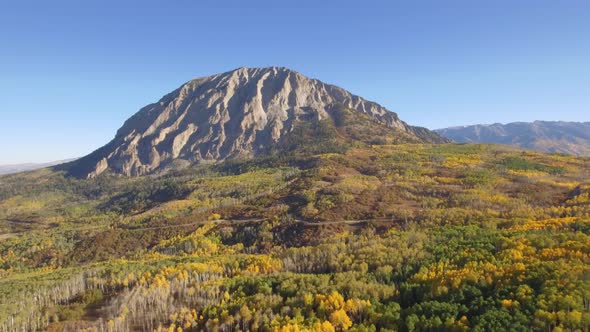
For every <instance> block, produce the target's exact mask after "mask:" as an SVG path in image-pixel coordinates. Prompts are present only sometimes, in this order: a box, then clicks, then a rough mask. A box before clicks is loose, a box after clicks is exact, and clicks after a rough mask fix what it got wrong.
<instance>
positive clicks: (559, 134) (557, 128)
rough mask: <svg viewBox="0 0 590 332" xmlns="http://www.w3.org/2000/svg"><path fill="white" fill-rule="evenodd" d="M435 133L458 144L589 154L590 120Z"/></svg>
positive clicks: (484, 126)
mask: <svg viewBox="0 0 590 332" xmlns="http://www.w3.org/2000/svg"><path fill="white" fill-rule="evenodd" d="M435 132H437V133H438V134H440V135H442V136H445V137H447V138H449V139H451V140H453V141H456V142H459V143H496V144H506V145H512V146H517V147H521V148H525V149H530V150H536V151H541V152H553V153H566V154H572V155H578V156H590V122H573V121H542V120H537V121H534V122H512V123H507V124H501V123H494V124H487V125H469V126H455V127H449V128H444V129H437V130H435Z"/></svg>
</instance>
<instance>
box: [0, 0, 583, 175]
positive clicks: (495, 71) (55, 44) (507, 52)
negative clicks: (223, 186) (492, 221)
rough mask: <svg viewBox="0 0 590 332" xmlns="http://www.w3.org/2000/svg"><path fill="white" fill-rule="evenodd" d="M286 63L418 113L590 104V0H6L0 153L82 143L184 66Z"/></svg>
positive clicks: (1, 9) (524, 117) (77, 147)
mask: <svg viewBox="0 0 590 332" xmlns="http://www.w3.org/2000/svg"><path fill="white" fill-rule="evenodd" d="M270 65H278V66H286V67H289V68H292V69H294V70H297V71H299V72H301V73H303V74H305V75H308V76H311V77H314V78H319V79H321V80H323V81H325V82H328V83H332V84H336V85H339V86H342V87H343V88H346V89H348V90H350V91H351V92H353V93H356V94H359V95H361V96H363V97H365V98H367V99H370V100H373V101H376V102H378V103H380V104H382V105H384V106H386V107H388V108H389V109H390V110H392V111H395V112H397V113H398V114H399V115H400V117H401V118H402V119H404V120H406V121H407V122H409V123H411V124H414V125H421V126H426V127H429V128H440V127H446V126H453V125H461V124H474V123H493V122H511V121H532V120H536V119H543V120H577V121H589V120H590V1H587V0H579V1H575V0H572V1H570V0H563V1H557V0H487V1H483V0H482V1H474V0H462V1H458V0H444V1H441V0H431V1H423V0H412V1H409V0H408V1H370V0H365V1H350V2H349V1H325V0H322V1H319V0H315V1H307V0H304V1H279V0H275V1H254V0H250V1H243V0H239V1H237V0H236V1H232V0H230V1H228V0H225V1H195V0H160V1H151V0H143V1H122V0H118V1H112V0H102V1H98V0H88V1H80V0H75V1H62V0H54V1H46V0H39V1H27V0H18V1H16V0H15V1H2V2H1V3H0V99H1V100H2V104H1V106H0V109H1V112H2V113H1V114H2V117H1V121H0V164H6V163H19V162H28V161H34V162H41V161H49V160H56V159H62V158H68V157H76V156H82V155H84V154H86V153H88V152H90V151H92V150H94V149H96V148H98V147H99V146H101V145H103V144H104V143H106V142H107V141H109V140H110V139H111V138H112V137H113V136H114V134H115V131H116V130H117V129H118V128H119V126H120V125H121V124H122V123H123V121H124V120H125V119H126V118H128V117H129V116H130V115H132V114H133V113H135V112H136V111H137V110H138V109H139V108H140V107H142V106H144V105H145V104H148V103H150V102H154V101H157V100H158V99H159V98H160V97H161V96H162V95H164V94H166V93H167V92H169V91H171V90H173V89H175V88H176V87H178V86H179V85H180V84H182V83H183V82H185V81H187V80H189V79H191V78H194V77H199V76H206V75H210V74H214V73H218V72H223V71H227V70H231V69H234V68H236V67H241V66H248V67H255V66H270Z"/></svg>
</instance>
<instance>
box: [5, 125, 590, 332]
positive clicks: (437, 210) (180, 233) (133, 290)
mask: <svg viewBox="0 0 590 332" xmlns="http://www.w3.org/2000/svg"><path fill="white" fill-rule="evenodd" d="M371 131H373V129H371ZM309 135H311V136H313V137H319V140H318V142H317V144H314V145H309V146H308V147H307V148H306V149H307V150H306V151H301V150H300V149H297V148H296V147H297V146H299V145H300V143H299V142H297V139H301V140H305V139H306V136H309ZM341 136H344V137H355V141H350V142H348V143H346V144H342V143H341V142H342V141H343V140H340V139H339V140H338V141H339V142H340V143H339V144H334V142H336V141H337V140H336V138H338V137H341ZM371 137H375V136H374V135H373V136H371V135H368V133H366V132H364V131H363V130H357V129H356V128H353V127H350V126H338V125H337V124H336V128H334V127H333V126H331V125H330V124H328V125H325V124H322V123H318V124H315V125H313V126H310V127H308V128H302V129H301V132H299V133H297V135H295V136H294V137H293V138H292V139H291V140H290V141H286V142H285V143H284V144H285V145H284V146H282V148H283V149H284V150H285V151H289V153H287V154H270V155H269V157H263V158H256V159H253V160H248V161H233V162H226V163H222V164H218V165H209V166H200V167H194V168H189V169H185V170H180V171H173V172H169V173H167V174H163V175H157V176H146V177H140V178H126V177H120V176H116V175H105V176H101V177H98V178H96V179H91V180H82V179H76V178H73V177H70V176H67V175H66V174H65V172H63V171H60V170H50V169H45V170H39V171H34V172H29V173H24V174H16V175H9V176H3V177H0V331H2V332H4V331H37V330H49V331H60V330H67V331H78V330H85V331H175V332H180V331H224V332H229V331H508V330H510V331H530V330H534V331H589V330H590V264H589V263H590V159H587V158H586V159H584V158H576V157H571V156H565V155H559V154H542V153H535V152H529V151H522V150H516V149H513V148H508V147H504V146H494V145H458V144H441V145H427V144H392V143H399V142H395V141H392V140H393V139H392V138H390V137H388V136H387V135H381V136H380V141H378V142H376V141H371V140H372V138H371ZM344 141H345V140H344ZM345 142H346V141H345Z"/></svg>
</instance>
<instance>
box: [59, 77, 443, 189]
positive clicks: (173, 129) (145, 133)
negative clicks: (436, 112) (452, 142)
mask: <svg viewBox="0 0 590 332" xmlns="http://www.w3.org/2000/svg"><path fill="white" fill-rule="evenodd" d="M342 119H345V120H348V122H347V123H346V124H345V125H346V127H347V129H346V130H340V131H339V132H338V133H336V134H337V135H341V136H342V135H344V136H345V137H344V138H347V139H349V140H356V141H359V140H361V141H362V139H360V136H363V137H366V138H370V139H372V140H375V139H377V140H379V139H380V138H381V137H382V136H383V135H385V136H389V137H390V138H391V139H390V140H385V141H384V142H388V143H392V142H393V143H401V142H415V143H418V142H433V143H438V142H446V140H445V139H443V138H441V137H440V136H438V135H437V134H435V133H433V132H431V131H429V130H427V129H425V128H419V127H413V126H410V125H408V124H406V123H405V122H403V121H401V120H400V119H399V118H398V116H397V114H395V113H393V112H390V111H389V110H387V109H386V108H384V107H382V106H380V105H378V104H376V103H374V102H370V101H367V100H365V99H363V98H361V97H359V96H355V95H353V94H351V93H350V92H348V91H346V90H344V89H342V88H339V87H336V86H333V85H329V84H325V83H322V82H321V81H319V80H315V79H310V78H307V77H305V76H303V75H301V74H299V73H297V72H295V71H292V70H289V69H287V68H283V67H268V68H239V69H236V70H233V71H229V72H226V73H222V74H218V75H213V76H209V77H203V78H197V79H194V80H192V81H189V82H187V83H185V84H183V85H182V86H181V87H180V88H178V89H176V90H174V91H173V92H171V93H169V94H167V95H166V96H164V97H163V98H162V99H161V100H160V101H158V102H157V103H154V104H150V105H148V106H146V107H144V108H142V109H141V110H140V111H139V112H137V113H136V114H135V115H133V116H132V117H131V118H129V119H128V120H127V121H126V122H125V123H124V125H123V126H122V127H121V128H120V129H119V130H118V132H117V134H116V136H115V138H114V139H113V140H112V141H111V142H109V143H108V144H107V145H105V146H103V147H102V148H100V149H98V150H97V151H95V152H93V153H92V154H90V155H88V156H86V157H84V158H81V159H80V160H78V161H76V162H75V163H73V164H71V165H69V168H68V171H69V172H70V173H71V174H73V175H76V176H80V177H94V176H96V175H99V174H101V173H103V172H105V171H108V172H112V173H118V174H124V175H128V176H137V175H144V174H150V173H154V172H157V171H161V170H164V169H166V168H169V167H177V166H183V165H190V164H204V163H211V162H219V161H223V160H227V159H244V158H250V157H253V156H256V155H261V154H267V153H270V152H272V151H275V152H276V151H277V150H278V151H280V150H284V149H285V148H286V146H285V145H284V144H288V142H290V141H292V140H293V139H294V138H295V139H298V138H300V137H302V136H301V135H304V134H305V133H303V132H302V130H303V129H301V127H302V126H305V125H308V126H309V125H310V124H319V123H324V124H325V123H328V124H329V123H336V124H338V123H339V122H342V121H341V120H342ZM342 125H343V123H340V125H339V126H340V127H342ZM353 127H354V128H353ZM385 128H386V129H387V130H384V129H385ZM294 135H297V136H299V137H293V136H294ZM304 136H305V135H304ZM307 136H308V138H310V139H314V138H316V137H318V136H322V134H321V133H318V132H307ZM303 143H308V145H313V143H312V142H303ZM369 143H370V142H369ZM373 143H375V142H373Z"/></svg>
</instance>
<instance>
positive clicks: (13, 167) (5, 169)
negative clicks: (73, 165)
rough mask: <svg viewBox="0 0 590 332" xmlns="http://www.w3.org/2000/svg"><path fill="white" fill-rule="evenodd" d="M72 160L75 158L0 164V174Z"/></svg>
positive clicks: (29, 169) (24, 170) (30, 169)
mask: <svg viewBox="0 0 590 332" xmlns="http://www.w3.org/2000/svg"><path fill="white" fill-rule="evenodd" d="M73 160H75V159H65V160H58V161H52V162H48V163H25V164H12V165H0V175H2V174H12V173H19V172H26V171H32V170H35V169H39V168H45V167H51V166H55V165H59V164H63V163H67V162H70V161H73Z"/></svg>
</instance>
